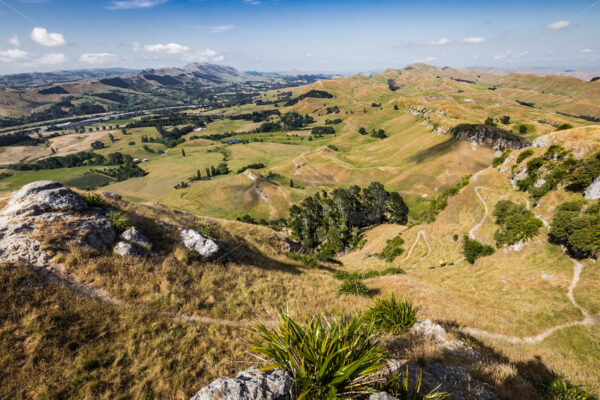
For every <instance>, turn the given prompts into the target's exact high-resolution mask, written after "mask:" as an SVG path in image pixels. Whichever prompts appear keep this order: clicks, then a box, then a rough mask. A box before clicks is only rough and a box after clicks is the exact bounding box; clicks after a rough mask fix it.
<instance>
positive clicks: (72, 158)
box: [8, 151, 133, 171]
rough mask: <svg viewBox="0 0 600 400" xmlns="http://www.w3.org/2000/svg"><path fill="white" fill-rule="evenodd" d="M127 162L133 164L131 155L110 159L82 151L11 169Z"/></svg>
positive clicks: (26, 169) (39, 168)
mask: <svg viewBox="0 0 600 400" xmlns="http://www.w3.org/2000/svg"><path fill="white" fill-rule="evenodd" d="M126 162H133V159H132V158H131V156H130V155H123V154H121V153H118V152H117V153H111V154H109V155H108V159H107V158H106V157H104V156H103V155H101V154H96V153H90V152H86V151H80V152H79V153H74V154H69V155H67V156H54V157H48V158H45V159H43V160H39V161H36V162H34V163H20V164H12V165H9V167H8V168H9V169H13V170H17V171H32V170H35V171H37V170H42V169H57V168H73V167H82V166H88V165H118V164H123V163H126Z"/></svg>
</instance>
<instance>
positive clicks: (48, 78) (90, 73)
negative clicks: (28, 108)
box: [0, 68, 139, 89]
mask: <svg viewBox="0 0 600 400" xmlns="http://www.w3.org/2000/svg"><path fill="white" fill-rule="evenodd" d="M138 71H139V70H135V69H128V68H97V69H74V70H69V71H54V72H28V73H23V74H12V75H0V89H7V88H12V89H26V88H33V87H40V86H47V85H52V84H55V83H63V82H78V81H85V80H89V79H101V78H109V77H112V76H120V75H125V74H131V73H135V72H138Z"/></svg>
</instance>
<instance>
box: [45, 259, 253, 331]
mask: <svg viewBox="0 0 600 400" xmlns="http://www.w3.org/2000/svg"><path fill="white" fill-rule="evenodd" d="M35 270H36V271H37V272H38V273H39V274H40V275H41V276H42V277H44V278H46V279H47V280H49V281H52V282H55V283H57V284H59V285H62V286H64V287H66V288H67V289H69V290H70V291H72V292H74V293H77V294H79V295H81V296H83V297H86V298H88V299H93V300H97V301H100V302H102V303H106V304H111V305H113V306H117V307H123V308H126V309H128V310H130V311H133V312H137V313H152V314H154V315H156V316H159V317H164V318H170V319H176V320H180V321H185V322H197V323H201V324H212V325H223V326H230V327H235V328H244V327H247V326H250V325H252V324H253V323H255V322H256V321H247V320H239V321H236V320H228V319H222V318H211V317H202V316H199V315H193V314H185V313H177V312H173V311H155V310H152V309H150V308H149V306H138V305H134V304H129V303H127V302H125V301H123V300H120V299H117V298H115V297H113V296H111V295H110V294H109V293H108V292H106V291H104V290H102V289H97V288H94V287H91V286H90V285H88V284H86V283H84V282H82V281H81V280H80V279H79V278H78V277H75V276H72V275H69V274H67V273H66V272H64V268H63V267H62V266H61V265H52V266H45V267H35Z"/></svg>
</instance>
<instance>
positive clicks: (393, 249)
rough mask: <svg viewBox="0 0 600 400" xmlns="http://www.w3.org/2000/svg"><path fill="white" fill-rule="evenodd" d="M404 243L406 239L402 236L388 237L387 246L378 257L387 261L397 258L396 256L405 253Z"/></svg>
mask: <svg viewBox="0 0 600 400" xmlns="http://www.w3.org/2000/svg"><path fill="white" fill-rule="evenodd" d="M403 244H404V239H402V237H401V236H396V237H395V238H393V239H388V240H387V242H386V246H385V248H384V249H383V250H382V251H381V253H378V254H377V257H379V258H380V259H382V260H385V261H386V262H392V261H394V260H395V259H396V257H398V256H399V255H401V254H402V253H404V249H403V248H402V245H403Z"/></svg>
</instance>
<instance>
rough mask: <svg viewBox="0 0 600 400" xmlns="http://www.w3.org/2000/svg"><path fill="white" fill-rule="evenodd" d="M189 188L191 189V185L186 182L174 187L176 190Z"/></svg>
mask: <svg viewBox="0 0 600 400" xmlns="http://www.w3.org/2000/svg"><path fill="white" fill-rule="evenodd" d="M187 187H190V184H189V183H187V182H185V181H181V182H179V183H178V184H177V185H175V186H173V188H174V189H185V188H187Z"/></svg>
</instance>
